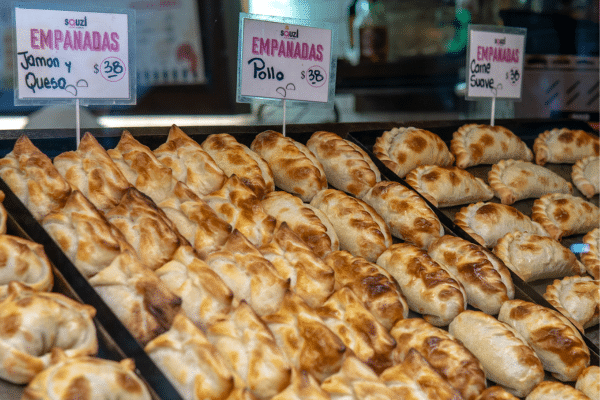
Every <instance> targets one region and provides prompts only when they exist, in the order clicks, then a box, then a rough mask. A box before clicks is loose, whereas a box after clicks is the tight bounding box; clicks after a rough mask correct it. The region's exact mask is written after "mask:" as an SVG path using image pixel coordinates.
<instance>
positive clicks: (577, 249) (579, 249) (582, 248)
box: [570, 243, 590, 253]
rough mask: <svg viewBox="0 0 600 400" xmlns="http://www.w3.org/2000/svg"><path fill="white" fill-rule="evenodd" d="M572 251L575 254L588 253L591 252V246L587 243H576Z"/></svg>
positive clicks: (572, 246)
mask: <svg viewBox="0 0 600 400" xmlns="http://www.w3.org/2000/svg"><path fill="white" fill-rule="evenodd" d="M570 249H571V251H572V252H573V253H587V252H589V251H590V245H589V244H587V243H574V244H572V245H571V247H570Z"/></svg>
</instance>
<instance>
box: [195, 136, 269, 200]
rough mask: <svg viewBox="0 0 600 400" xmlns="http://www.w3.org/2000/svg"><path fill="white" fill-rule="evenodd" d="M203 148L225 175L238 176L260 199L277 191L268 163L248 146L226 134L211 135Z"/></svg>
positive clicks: (203, 144)
mask: <svg viewBox="0 0 600 400" xmlns="http://www.w3.org/2000/svg"><path fill="white" fill-rule="evenodd" d="M202 148H203V149H204V151H206V152H207V153H208V154H210V156H211V157H212V158H213V160H215V162H216V163H217V165H218V166H219V167H220V168H221V169H222V170H223V172H225V175H227V176H231V175H237V176H238V177H239V178H240V179H241V180H242V182H243V183H244V184H245V185H246V186H248V187H249V188H250V190H252V191H253V192H254V194H256V196H257V197H258V198H259V199H262V198H263V197H265V195H266V194H267V193H269V192H272V191H273V190H275V183H274V178H273V171H271V167H270V166H269V164H267V162H266V161H265V160H264V159H263V158H262V157H261V156H259V155H258V154H256V153H255V152H254V151H252V150H250V149H249V148H248V147H247V146H245V145H243V144H241V143H239V142H238V141H237V140H235V138H234V137H233V136H231V135H228V134H226V133H219V134H216V135H210V136H209V137H207V138H206V140H204V142H202Z"/></svg>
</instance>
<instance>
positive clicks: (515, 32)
mask: <svg viewBox="0 0 600 400" xmlns="http://www.w3.org/2000/svg"><path fill="white" fill-rule="evenodd" d="M526 33H527V30H526V29H524V28H503V27H496V26H485V25H470V26H469V51H468V52H467V97H468V98H477V97H496V98H505V99H520V98H521V88H522V86H523V59H524V57H525V35H526Z"/></svg>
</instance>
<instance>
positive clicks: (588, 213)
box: [531, 193, 600, 241]
mask: <svg viewBox="0 0 600 400" xmlns="http://www.w3.org/2000/svg"><path fill="white" fill-rule="evenodd" d="M531 219H533V220H534V221H535V222H537V223H539V224H540V225H542V226H543V227H544V229H545V230H546V232H548V233H549V234H550V236H551V237H552V238H554V239H556V240H559V241H560V240H561V239H562V238H563V237H564V236H571V235H576V234H578V233H586V232H589V231H591V230H592V229H594V228H597V227H598V221H600V209H598V207H597V206H595V205H594V204H592V203H590V202H589V201H585V200H584V199H582V198H581V197H577V196H573V195H570V194H563V193H552V194H547V195H545V196H542V197H540V198H539V199H536V200H535V201H534V202H533V207H532V209H531Z"/></svg>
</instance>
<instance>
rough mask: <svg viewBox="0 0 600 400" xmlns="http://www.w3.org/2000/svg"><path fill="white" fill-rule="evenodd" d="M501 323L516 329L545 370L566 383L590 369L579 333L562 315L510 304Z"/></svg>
mask: <svg viewBox="0 0 600 400" xmlns="http://www.w3.org/2000/svg"><path fill="white" fill-rule="evenodd" d="M498 321H502V322H504V323H506V324H508V325H510V326H512V327H513V328H514V329H515V330H516V331H517V332H519V333H520V334H521V336H522V337H523V338H525V340H526V341H527V343H529V345H530V346H531V348H532V349H533V350H534V351H535V354H536V355H537V356H538V358H539V359H540V361H541V362H542V365H543V366H544V369H545V370H546V371H548V372H550V373H552V376H554V377H555V378H556V379H558V380H561V381H563V382H570V381H575V380H576V379H577V376H578V375H579V374H580V373H581V371H583V370H584V369H585V368H586V367H587V366H588V365H590V351H589V349H588V347H587V345H586V344H585V342H584V341H583V338H582V337H581V335H580V334H579V331H578V330H577V329H576V328H575V327H574V326H573V325H572V324H571V322H569V320H568V319H567V318H565V317H564V316H562V315H561V314H560V313H558V312H556V311H554V310H551V309H549V308H546V307H543V306H540V305H538V304H535V303H531V302H528V301H523V300H509V301H506V302H505V303H504V304H503V305H502V308H501V309H500V314H498Z"/></svg>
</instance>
